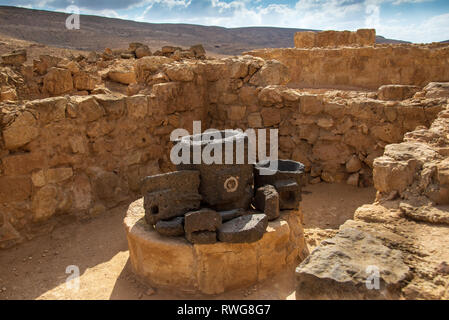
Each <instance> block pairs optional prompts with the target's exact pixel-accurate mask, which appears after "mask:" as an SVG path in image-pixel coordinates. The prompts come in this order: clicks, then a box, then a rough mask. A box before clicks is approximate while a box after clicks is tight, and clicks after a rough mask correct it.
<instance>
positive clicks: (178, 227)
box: [155, 217, 184, 237]
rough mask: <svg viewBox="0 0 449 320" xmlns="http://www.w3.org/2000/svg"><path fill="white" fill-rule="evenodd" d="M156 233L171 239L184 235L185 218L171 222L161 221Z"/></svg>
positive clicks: (158, 223)
mask: <svg viewBox="0 0 449 320" xmlns="http://www.w3.org/2000/svg"><path fill="white" fill-rule="evenodd" d="M155 229H156V231H157V232H158V233H159V234H161V235H163V236H169V237H178V236H183V235H184V217H176V218H174V219H171V220H160V221H158V222H157V223H156V226H155Z"/></svg>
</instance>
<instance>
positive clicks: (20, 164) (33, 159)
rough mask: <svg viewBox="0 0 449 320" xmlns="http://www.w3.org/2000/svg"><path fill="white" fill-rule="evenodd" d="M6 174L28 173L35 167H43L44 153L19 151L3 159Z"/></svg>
mask: <svg viewBox="0 0 449 320" xmlns="http://www.w3.org/2000/svg"><path fill="white" fill-rule="evenodd" d="M2 162H3V170H4V171H3V172H4V174H5V175H10V176H12V175H22V174H28V173H30V172H31V171H33V170H35V169H39V168H42V166H43V162H44V155H43V154H42V153H31V152H27V153H19V154H13V155H9V156H7V157H5V158H3V159H2Z"/></svg>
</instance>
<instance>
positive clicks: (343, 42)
mask: <svg viewBox="0 0 449 320" xmlns="http://www.w3.org/2000/svg"><path fill="white" fill-rule="evenodd" d="M294 41H295V48H314V47H340V46H372V45H374V44H375V43H376V30H374V29H359V30H357V31H355V32H351V31H334V30H327V31H320V32H313V31H306V32H297V33H295V38H294Z"/></svg>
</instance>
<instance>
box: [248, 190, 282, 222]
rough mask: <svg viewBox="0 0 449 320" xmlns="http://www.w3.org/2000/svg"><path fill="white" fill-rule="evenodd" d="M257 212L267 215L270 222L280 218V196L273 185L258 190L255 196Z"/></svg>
mask: <svg viewBox="0 0 449 320" xmlns="http://www.w3.org/2000/svg"><path fill="white" fill-rule="evenodd" d="M254 203H255V207H256V209H257V210H259V211H261V212H263V213H265V214H266V215H267V217H268V220H274V219H277V218H278V217H279V194H278V192H277V191H276V189H275V187H273V186H272V185H265V186H263V187H260V188H258V189H257V191H256V194H255V196H254Z"/></svg>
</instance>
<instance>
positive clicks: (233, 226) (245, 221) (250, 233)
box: [218, 214, 268, 243]
mask: <svg viewBox="0 0 449 320" xmlns="http://www.w3.org/2000/svg"><path fill="white" fill-rule="evenodd" d="M267 225H268V217H267V215H266V214H249V215H245V216H241V217H238V218H235V219H232V220H230V221H228V222H225V223H223V224H222V225H221V227H220V228H219V229H218V239H219V240H220V241H222V242H231V243H242V242H246V243H251V242H254V241H257V240H259V239H261V238H262V237H263V234H264V233H265V230H266V228H267Z"/></svg>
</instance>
